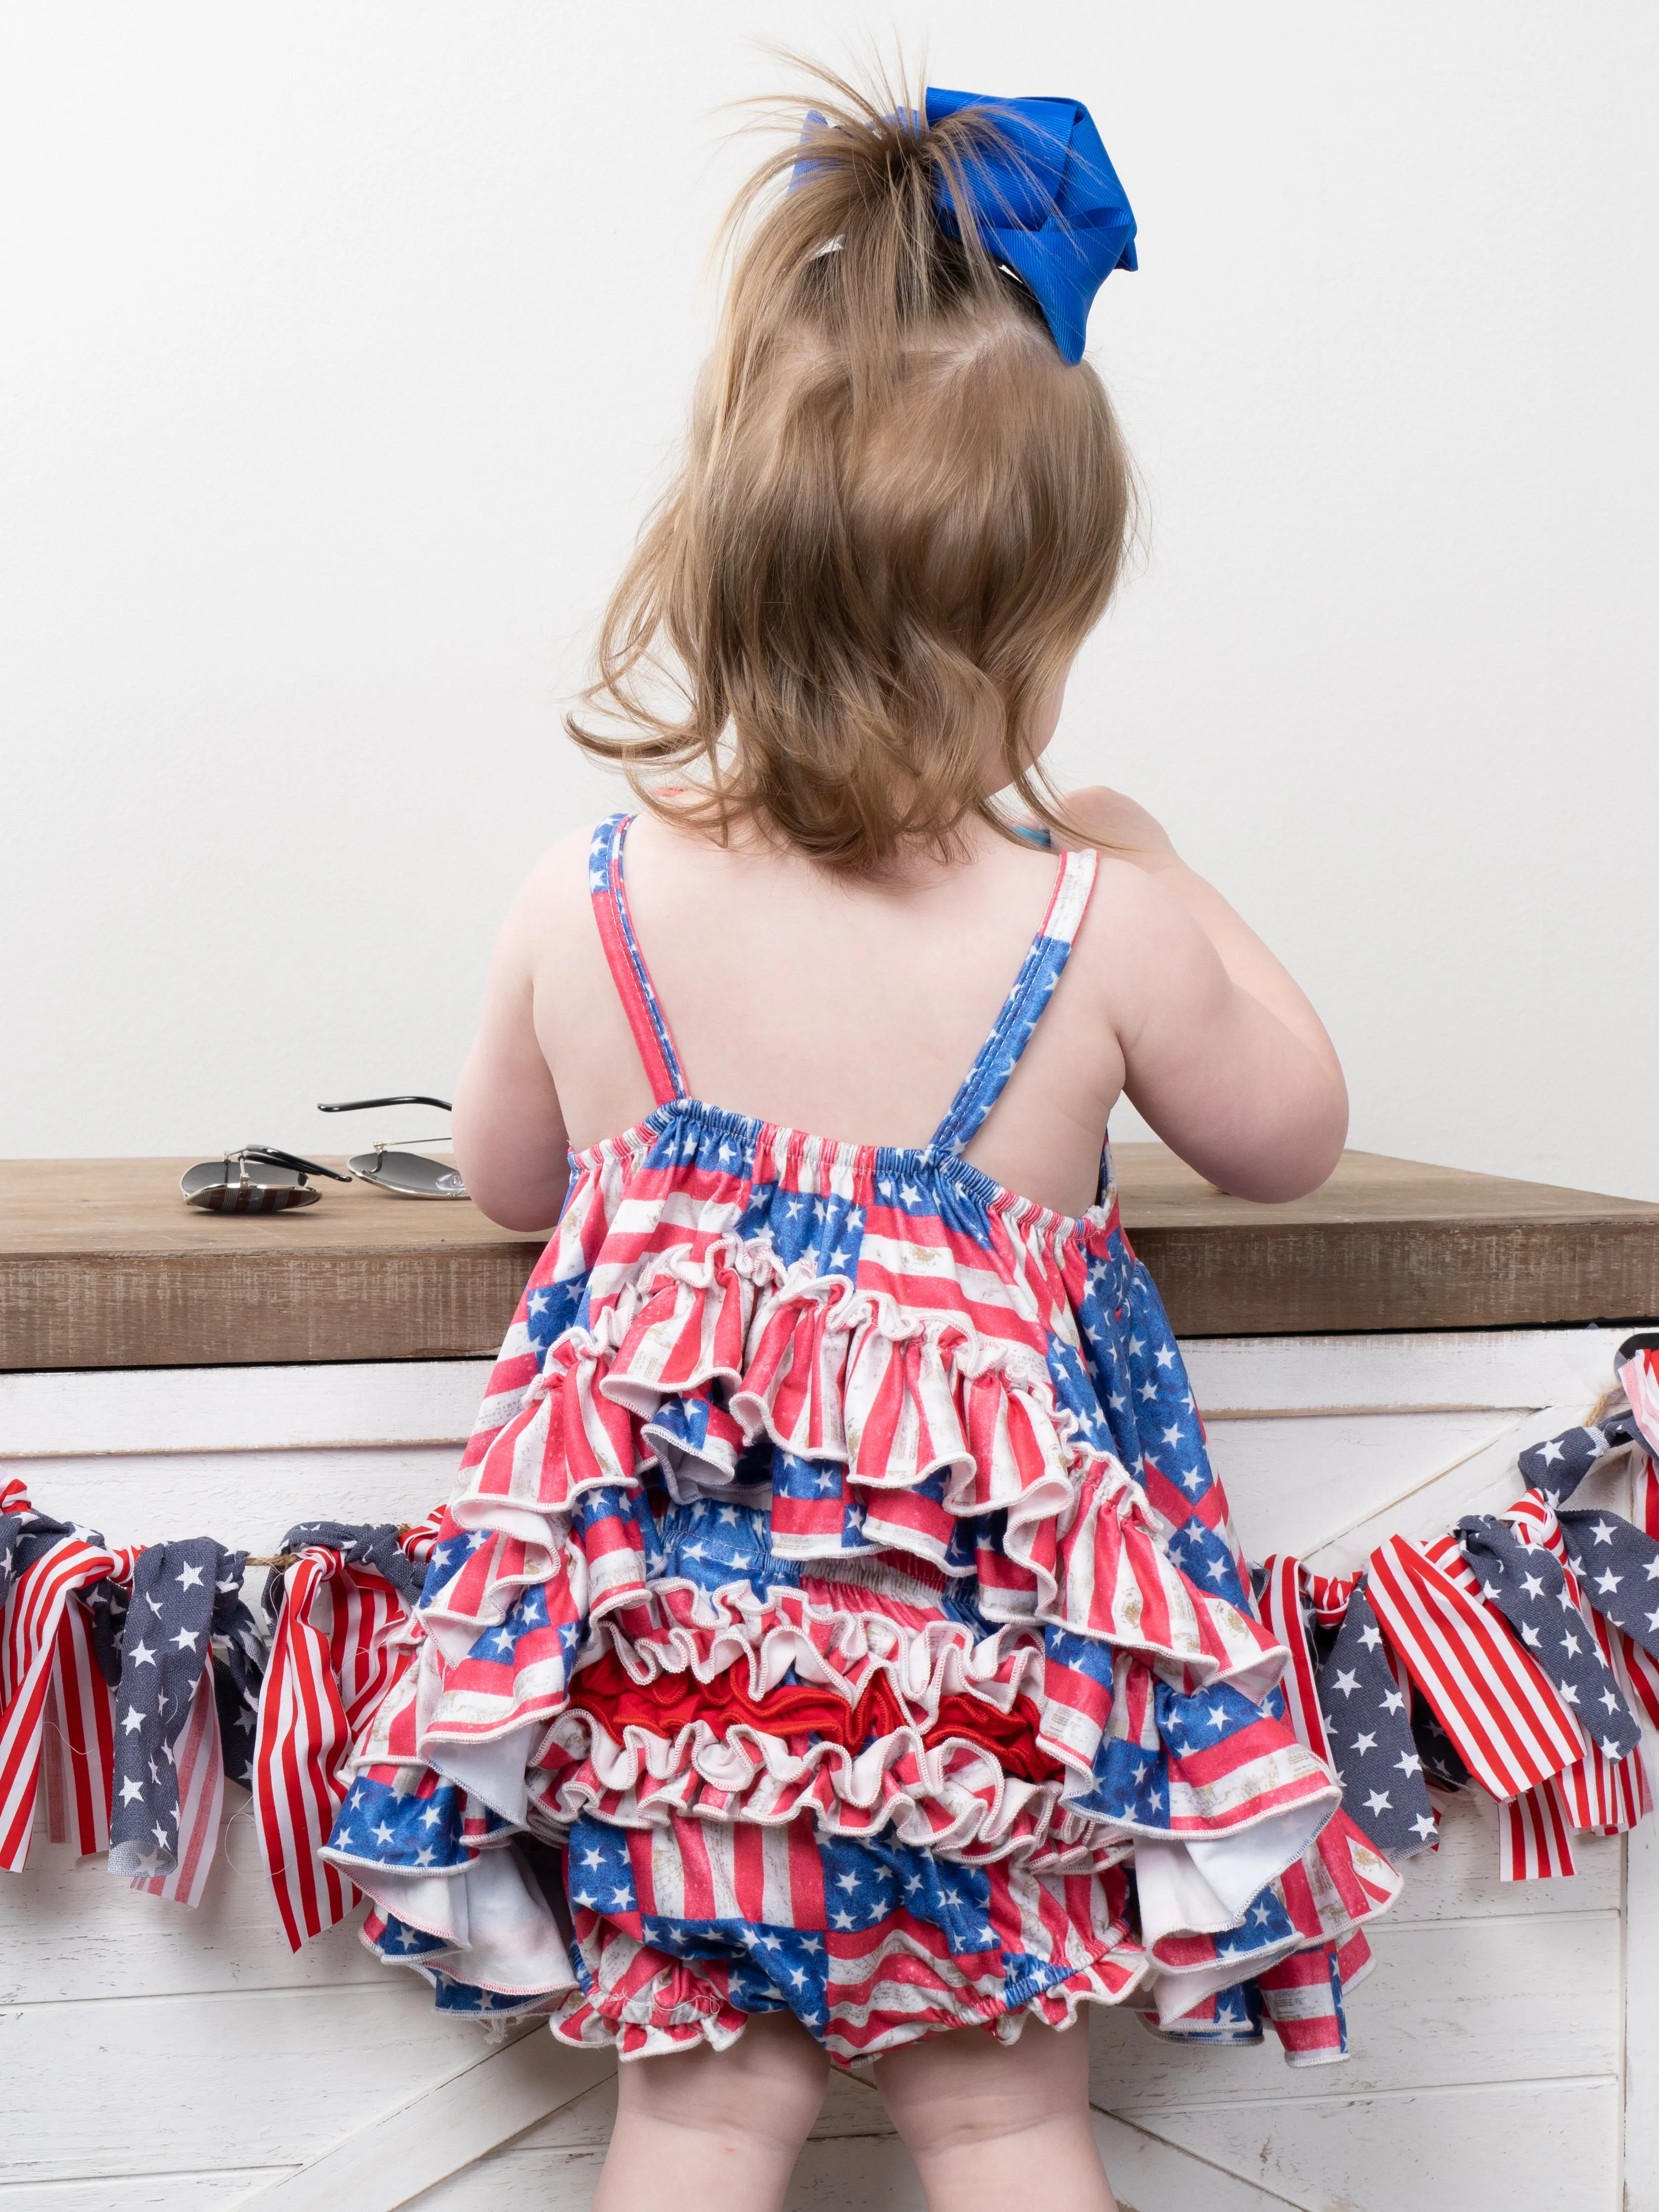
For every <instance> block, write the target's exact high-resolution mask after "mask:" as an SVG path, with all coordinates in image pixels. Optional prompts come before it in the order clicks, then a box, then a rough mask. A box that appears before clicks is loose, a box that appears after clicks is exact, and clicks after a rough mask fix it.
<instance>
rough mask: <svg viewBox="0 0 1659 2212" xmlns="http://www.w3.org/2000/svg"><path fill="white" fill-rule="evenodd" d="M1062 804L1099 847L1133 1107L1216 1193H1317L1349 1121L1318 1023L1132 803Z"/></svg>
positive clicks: (1108, 799)
mask: <svg viewBox="0 0 1659 2212" xmlns="http://www.w3.org/2000/svg"><path fill="white" fill-rule="evenodd" d="M1066 808H1067V812H1068V814H1069V815H1070V817H1071V818H1072V819H1073V821H1074V822H1075V823H1077V825H1078V827H1079V829H1081V830H1083V831H1084V832H1085V833H1086V834H1087V835H1088V836H1090V838H1091V840H1098V841H1099V842H1101V843H1102V844H1103V845H1104V846H1106V847H1107V848H1108V849H1109V860H1108V863H1107V870H1108V873H1109V878H1110V879H1111V881H1112V888H1111V890H1110V892H1109V896H1110V899H1111V903H1112V906H1113V909H1114V921H1115V927H1114V930H1113V933H1112V936H1113V944H1112V947H1111V951H1110V954H1109V964H1110V969H1111V975H1110V981H1109V989H1110V991H1111V994H1112V999H1113V1005H1114V1012H1115V1026H1116V1027H1117V1030H1118V1037H1119V1042H1120V1043H1121V1046H1122V1048H1123V1054H1124V1060H1125V1064H1126V1067H1127V1079H1126V1082H1125V1090H1126V1091H1127V1096H1128V1097H1129V1098H1130V1100H1131V1101H1132V1103H1133V1104H1134V1106H1135V1107H1136V1108H1137V1109H1139V1112H1140V1113H1141V1114H1143V1115H1145V1116H1146V1120H1147V1121H1149V1122H1150V1123H1151V1124H1152V1127H1153V1128H1155V1129H1156V1130H1157V1131H1158V1134H1159V1135H1160V1136H1161V1137H1162V1138H1163V1139H1164V1141H1165V1142H1166V1143H1167V1144H1169V1145H1170V1146H1172V1147H1173V1149H1174V1150H1175V1151H1176V1152H1179V1153H1180V1155H1181V1157H1182V1158H1183V1159H1184V1160H1187V1161H1188V1162H1189V1163H1190V1164H1191V1165H1192V1166H1194V1167H1195V1168H1196V1169H1197V1170H1199V1172H1200V1174H1201V1175H1204V1176H1207V1177H1208V1178H1209V1180H1210V1181H1211V1182H1215V1183H1218V1184H1219V1185H1220V1186H1221V1188H1223V1189H1225V1190H1230V1191H1234V1192H1236V1193H1237V1194H1238V1195H1239V1196H1240V1197H1243V1198H1257V1199H1269V1200H1271V1199H1286V1198H1298V1197H1300V1196H1302V1195H1303V1194H1304V1193H1305V1192H1307V1191H1310V1190H1314V1189H1316V1188H1318V1186H1319V1185H1320V1184H1321V1183H1322V1182H1324V1180H1325V1178H1326V1176H1328V1175H1329V1173H1330V1172H1331V1170H1332V1169H1333V1168H1334V1166H1335V1165H1336V1163H1337V1161H1338V1159H1339V1158H1340V1157H1341V1152H1342V1144H1343V1139H1344V1138H1345V1137H1346V1134H1347V1127H1348V1096H1347V1088H1346V1085H1345V1084H1344V1082H1343V1079H1342V1069H1341V1065H1340V1062H1339V1060H1338V1059H1337V1056H1336V1053H1335V1050H1334V1047H1333V1046H1332V1043H1331V1041H1330V1039H1329V1037H1328V1036H1327V1035H1326V1033H1325V1029H1324V1025H1323V1024H1322V1022H1321V1021H1320V1018H1319V1017H1318V1015H1317V1014H1316V1012H1314V1010H1313V1008H1312V1006H1310V1004H1309V1002H1308V1000H1307V999H1306V997H1305V996H1304V994H1303V992H1302V991H1301V990H1300V989H1299V988H1298V987H1297V984H1296V983H1295V981H1293V980H1292V978H1291V976H1290V975H1288V974H1287V973H1286V971H1285V969H1284V968H1283V966H1281V964H1280V963H1279V961H1278V960H1277V959H1275V958H1274V957H1273V954H1272V953H1271V952H1270V951H1268V949H1267V946H1266V945H1264V944H1263V943H1262V942H1261V939H1260V938H1259V937H1257V936H1256V934H1255V932H1254V931H1253V930H1252V929H1251V928H1250V927H1249V926H1248V924H1246V923H1245V922H1244V921H1242V920H1241V919H1240V917H1239V916H1238V915H1237V914H1236V913H1235V912H1234V911H1233V909H1232V908H1231V906H1229V905H1228V903H1227V902H1226V900H1225V899H1224V898H1223V897H1222V896H1221V894H1220V892H1219V891H1218V890H1216V889H1215V887H1214V886H1213V884H1208V883H1206V881H1205V880H1204V878H1202V877H1201V876H1200V875H1198V874H1196V873H1195V872H1194V871H1193V870H1192V869H1191V868H1189V867H1188V866H1187V865H1186V864H1185V862H1184V861H1182V859H1181V858H1180V856H1179V854H1177V853H1176V850H1175V848H1174V846H1173V845H1172V844H1171V843H1170V839H1169V837H1168V836H1167V835H1166V834H1165V832H1164V829H1162V828H1161V827H1160V825H1159V824H1158V823H1157V822H1155V821H1154V820H1153V818H1152V816H1151V815H1150V814H1148V813H1147V812H1146V810H1145V809H1144V808H1143V807H1140V806H1139V805H1136V804H1135V802H1134V801H1133V799H1126V798H1124V797H1123V796H1122V794H1121V793H1117V792H1114V791H1109V790H1106V789H1105V788H1103V787H1097V788H1096V789H1092V790H1088V791H1081V792H1073V793H1072V794H1071V795H1070V797H1069V798H1068V799H1067V801H1066ZM1113 860H1115V861H1116V862H1117V863H1119V865H1118V866H1115V867H1113V866H1111V862H1112V861H1113ZM1126 863H1127V866H1124V865H1123V864H1126Z"/></svg>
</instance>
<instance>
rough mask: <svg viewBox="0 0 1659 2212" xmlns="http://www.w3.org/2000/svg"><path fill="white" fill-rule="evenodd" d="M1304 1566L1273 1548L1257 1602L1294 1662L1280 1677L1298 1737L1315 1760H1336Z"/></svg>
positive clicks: (1265, 1623)
mask: <svg viewBox="0 0 1659 2212" xmlns="http://www.w3.org/2000/svg"><path fill="white" fill-rule="evenodd" d="M1303 1582H1304V1571H1303V1566H1302V1562H1301V1560H1300V1559H1296V1558H1294V1557H1292V1555H1291V1553H1288V1552H1274V1553H1272V1554H1271V1555H1270V1556H1269V1557H1268V1558H1267V1559H1264V1560H1263V1561H1262V1563H1261V1589H1260V1591H1259V1592H1258V1593H1257V1597H1256V1602H1257V1605H1258V1607H1259V1608H1260V1610H1261V1620H1262V1625H1263V1626H1265V1627H1266V1628H1267V1630H1268V1631H1269V1632H1270V1633H1271V1634H1272V1635H1273V1638H1274V1640H1275V1641H1276V1642H1278V1643H1279V1644H1283V1645H1284V1646H1285V1650H1287V1651H1288V1652H1289V1653H1290V1655H1291V1663H1290V1665H1289V1666H1288V1667H1287V1668H1285V1672H1284V1674H1282V1675H1281V1676H1280V1677H1279V1688H1280V1689H1281V1690H1282V1691H1283V1692H1284V1693H1285V1710H1286V1712H1287V1715H1288V1717H1289V1720H1290V1724H1291V1728H1292V1729H1293V1730H1294V1731H1295V1733H1296V1736H1297V1741H1298V1742H1300V1743H1302V1744H1304V1745H1305V1746H1306V1747H1307V1748H1308V1749H1309V1750H1310V1752H1312V1753H1313V1755H1314V1757H1315V1758H1316V1759H1323V1760H1324V1761H1325V1763H1326V1764H1327V1765H1329V1764H1330V1763H1331V1747H1330V1745H1329V1743H1328V1741H1327V1740H1326V1735H1325V1716H1324V1714H1323V1713H1322V1711H1321V1710H1320V1702H1319V1680H1318V1674H1317V1669H1316V1666H1315V1662H1314V1655H1313V1652H1312V1650H1311V1649H1310V1645H1309V1641H1308V1624H1307V1618H1306V1615H1305V1613H1304V1610H1303Z"/></svg>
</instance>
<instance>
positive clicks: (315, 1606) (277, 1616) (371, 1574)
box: [253, 1521, 422, 1951]
mask: <svg viewBox="0 0 1659 2212" xmlns="http://www.w3.org/2000/svg"><path fill="white" fill-rule="evenodd" d="M283 1551H284V1552H297V1553H299V1558H298V1559H297V1560H296V1562H295V1565H292V1566H290V1567H289V1568H287V1569H285V1570H283V1571H279V1572H276V1573H273V1574H272V1576H271V1577H270V1581H269V1582H268V1583H267V1584H266V1587H265V1610H266V1612H267V1613H268V1614H270V1616H271V1617H272V1619H273V1620H274V1622H275V1633H274V1635H273V1637H272V1638H271V1646H270V1663H269V1665H268V1666H267V1668H266V1670H265V1676H264V1685H263V1687H262V1689H261V1691H260V1695H259V1712H258V1728H257V1731H256V1737H255V1744H254V1753H253V1801H254V1820H255V1825H256V1826H257V1827H258V1834H259V1850H260V1855H261V1857H263V1859H264V1865H265V1872H266V1875H267V1877H268V1879H269V1881H270V1888H271V1894H272V1896H273V1897H274V1899H276V1910H277V1912H278V1915H279V1916H280V1917H281V1920H282V1923H283V1932H284V1933H285V1934H286V1936H287V1937H288V1940H289V1948H291V1949H293V1950H295V1951H297V1950H298V1949H299V1948H301V1944H302V1943H303V1942H305V1940H306V1938H307V1936H320V1935H321V1934H322V1933H323V1931H324V1930H325V1929H328V1928H332V1927H334V1926H335V1925H336V1924H337V1923H338V1922H339V1921H341V1920H343V1919H344V1917H345V1916H346V1914H347V1913H348V1912H349V1911H350V1910H351V1909H352V1907H353V1905H356V1902H357V1900H358V1896H359V1892H358V1891H357V1889H356V1886H355V1885H354V1884H353V1883H351V1882H349V1881H347V1880H346V1879H345V1878H344V1876H343V1875H341V1874H340V1873H339V1872H338V1870H337V1869H336V1868H334V1867H332V1866H331V1865H329V1864H328V1863H327V1862H326V1861H325V1859H324V1858H323V1857H322V1847H323V1845H324V1844H325V1843H326V1842H327V1840H328V1837H329V1832H330V1830H331V1828H332V1827H333V1826H334V1816H335V1814H337V1812H338V1810H339V1808H340V1802H341V1800H342V1799H343V1797H344V1796H345V1787H346V1785H345V1772H344V1769H345V1765H346V1761H347V1759H349V1755H350V1752H351V1746H352V1742H353V1740H354V1738H355V1737H356V1735H357V1733H358V1730H359V1729H360V1728H361V1727H362V1725H363V1723H365V1722H366V1721H367V1719H368V1715H369V1713H370V1712H371V1711H373V1709H374V1706H375V1705H376V1704H377V1703H378V1701H379V1699H380V1696H381V1694H382V1692H384V1691H385V1690H386V1687H387V1686H389V1685H390V1683H391V1682H392V1680H393V1678H394V1676H395V1675H396V1674H397V1673H398V1670H399V1668H400V1667H401V1666H402V1665H404V1663H406V1660H407V1654H406V1653H404V1652H400V1651H399V1650H398V1648H397V1645H396V1643H395V1641H394V1638H395V1632H396V1631H397V1630H398V1628H399V1627H400V1626H402V1625H403V1623H404V1620H405V1619H406V1618H407V1616H408V1613H409V1610H410V1607H411V1606H412V1604H413V1602H414V1599H415V1597H416V1595H418V1593H419V1589H420V1585H421V1580H422V1577H421V1572H420V1569H419V1567H418V1565H417V1564H416V1561H415V1560H413V1559H410V1556H409V1554H408V1553H405V1552H404V1551H403V1550H402V1549H401V1548H400V1547H399V1545H398V1531H397V1530H396V1528H392V1527H390V1526H387V1527H384V1528H349V1527H346V1526H344V1525H343V1524H342V1523H340V1522H331V1521H314V1522H302V1523H301V1526H300V1527H298V1528H292V1529H290V1530H289V1534H288V1535H287V1536H286V1537H285V1538H284V1539H283Z"/></svg>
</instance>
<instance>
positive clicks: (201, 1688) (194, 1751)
mask: <svg viewBox="0 0 1659 2212" xmlns="http://www.w3.org/2000/svg"><path fill="white" fill-rule="evenodd" d="M245 1566H246V1553H240V1552H227V1551H226V1550H224V1548H223V1547H222V1546H221V1545H219V1544H216V1543H215V1542H214V1541H213V1539H212V1538H211V1537H210V1536H193V1537H191V1538H189V1539H187V1540H186V1541H184V1542H180V1543H167V1544H152V1545H150V1546H149V1547H148V1548H147V1549H145V1550H144V1551H143V1552H141V1553H139V1555H138V1558H137V1563H136V1565H135V1566H134V1568H133V1577H132V1592H131V1598H130V1600H129V1601H128V1606H127V1613H126V1620H125V1628H124V1632H123V1635H122V1651H121V1677H120V1682H119V1685H118V1688H117V1691H116V1699H115V1703H116V1741H115V1769H114V1780H115V1795H116V1798H117V1801H118V1802H116V1804H115V1806H114V1808H113V1811H112V1815H111V1843H110V1853H109V1870H110V1872H111V1873H112V1874H113V1875H125V1876H126V1877H127V1878H128V1879H130V1880H132V1879H136V1880H137V1881H139V1882H140V1883H141V1884H142V1885H143V1887H147V1888H149V1890H150V1891H151V1892H152V1893H153V1894H155V1895H156V1896H166V1897H173V1898H176V1899H179V1901H180V1902H182V1903H185V1904H187V1905H196V1904H197V1903H198V1902H199V1901H200V1899H201V1894H202V1888H203V1885H204V1883H205V1881H206V1880H207V1873H208V1869H209V1867H210V1865H211V1863H212V1859H213V1853H214V1850H215V1848H216V1844H217V1842H218V1836H219V1813H220V1808H221V1806H222V1802H223V1799H224V1778H225V1770H224V1759H223V1755H222V1750H221V1747H220V1731H219V1716H218V1710H217V1705H216V1697H215V1686H214V1655H213V1632H214V1628H215V1626H216V1625H219V1626H221V1627H222V1628H228V1626H230V1625H231V1622H232V1620H233V1618H234V1613H235V1612H237V1611H245V1610H246V1609H245V1608H243V1607H241V1606H240V1589H241V1583H242V1571H243V1569H244V1567H245ZM216 1616H217V1624H216Z"/></svg>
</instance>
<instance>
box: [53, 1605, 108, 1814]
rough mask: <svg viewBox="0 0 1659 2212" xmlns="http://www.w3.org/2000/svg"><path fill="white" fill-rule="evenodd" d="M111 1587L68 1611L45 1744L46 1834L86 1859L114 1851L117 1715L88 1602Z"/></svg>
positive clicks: (62, 1625) (55, 1668)
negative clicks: (113, 1776) (112, 1821)
mask: <svg viewBox="0 0 1659 2212" xmlns="http://www.w3.org/2000/svg"><path fill="white" fill-rule="evenodd" d="M111 1587H112V1585H111V1584H110V1583H108V1582H107V1581H106V1582H103V1583H94V1585H93V1586H92V1589H91V1591H89V1592H82V1593H80V1594H77V1595H75V1596H73V1597H71V1598H70V1600H69V1601H68V1603H67V1604H66V1605H65V1606H64V1618H63V1620H62V1622H61V1623H60V1625H59V1626H58V1644H57V1650H56V1652H55V1654H54V1658H53V1664H52V1673H51V1677H50V1682H49V1686H48V1689H47V1692H46V1731H45V1734H44V1735H43V1737H42V1740H41V1771H42V1777H43V1779H44V1781H45V1784H46V1834H47V1836H48V1837H49V1838H50V1839H51V1841H52V1842H53V1843H54V1844H66V1843H72V1844H74V1846H75V1848H76V1851H77V1852H78V1853H79V1854H80V1856H81V1857H82V1858H88V1857H92V1856H93V1855H94V1853H96V1852H100V1851H106V1850H108V1849H109V1831H110V1771H111V1767H112V1764H113V1759H114V1752H115V1728H114V1714H113V1711H112V1706H111V1702H110V1687H109V1683H108V1681H107V1680H106V1677H105V1674H104V1671H103V1669H102V1668H101V1666H100V1662H99V1654H98V1650H97V1642H96V1636H95V1632H94V1624H93V1620H92V1619H91V1618H89V1615H88V1598H89V1597H91V1596H93V1595H96V1594H97V1593H99V1592H100V1591H103V1590H106V1589H109V1588H111Z"/></svg>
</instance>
